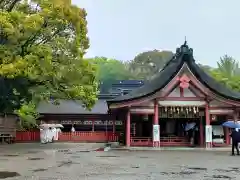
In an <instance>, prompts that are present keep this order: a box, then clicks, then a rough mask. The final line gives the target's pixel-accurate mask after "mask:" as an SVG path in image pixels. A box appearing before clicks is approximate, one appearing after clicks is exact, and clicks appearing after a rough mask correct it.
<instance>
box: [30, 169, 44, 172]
mask: <svg viewBox="0 0 240 180" xmlns="http://www.w3.org/2000/svg"><path fill="white" fill-rule="evenodd" d="M43 171H47V169H44V168H39V169H34V170H33V172H43Z"/></svg>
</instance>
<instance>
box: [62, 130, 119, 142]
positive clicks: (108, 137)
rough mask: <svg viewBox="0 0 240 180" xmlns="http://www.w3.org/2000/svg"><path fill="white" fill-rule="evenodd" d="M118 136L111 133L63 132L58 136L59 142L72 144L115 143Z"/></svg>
mask: <svg viewBox="0 0 240 180" xmlns="http://www.w3.org/2000/svg"><path fill="white" fill-rule="evenodd" d="M118 140H119V134H118V133H113V132H63V133H60V134H59V141H73V142H107V141H111V142H117V141H118Z"/></svg>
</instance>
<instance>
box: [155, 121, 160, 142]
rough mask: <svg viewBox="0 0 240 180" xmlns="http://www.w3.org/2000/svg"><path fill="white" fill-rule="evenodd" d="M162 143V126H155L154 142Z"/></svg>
mask: <svg viewBox="0 0 240 180" xmlns="http://www.w3.org/2000/svg"><path fill="white" fill-rule="evenodd" d="M156 141H160V126H159V125H153V142H156Z"/></svg>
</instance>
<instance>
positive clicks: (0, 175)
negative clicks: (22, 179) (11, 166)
mask: <svg viewBox="0 0 240 180" xmlns="http://www.w3.org/2000/svg"><path fill="white" fill-rule="evenodd" d="M17 176H20V174H19V173H17V172H10V171H0V179H6V178H11V177H17Z"/></svg>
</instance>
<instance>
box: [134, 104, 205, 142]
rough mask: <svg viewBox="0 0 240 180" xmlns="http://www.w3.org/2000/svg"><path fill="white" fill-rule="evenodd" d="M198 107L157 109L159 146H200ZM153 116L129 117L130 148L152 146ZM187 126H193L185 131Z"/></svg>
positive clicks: (201, 130) (201, 129)
mask: <svg viewBox="0 0 240 180" xmlns="http://www.w3.org/2000/svg"><path fill="white" fill-rule="evenodd" d="M203 110H204V109H203V108H202V109H201V108H198V107H159V118H158V122H159V125H160V137H159V139H160V145H161V146H200V145H201V143H203V139H202V138H203V134H204V132H203V131H204V130H203V124H202V123H203V121H202V119H204V117H201V116H200V115H201V112H200V111H203ZM153 118H154V116H153V115H139V114H132V115H131V146H152V143H153V142H152V136H153V129H152V128H153V126H152V119H153ZM187 124H195V125H194V126H193V127H192V128H190V129H189V130H187V131H186V129H185V128H186V126H187Z"/></svg>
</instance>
